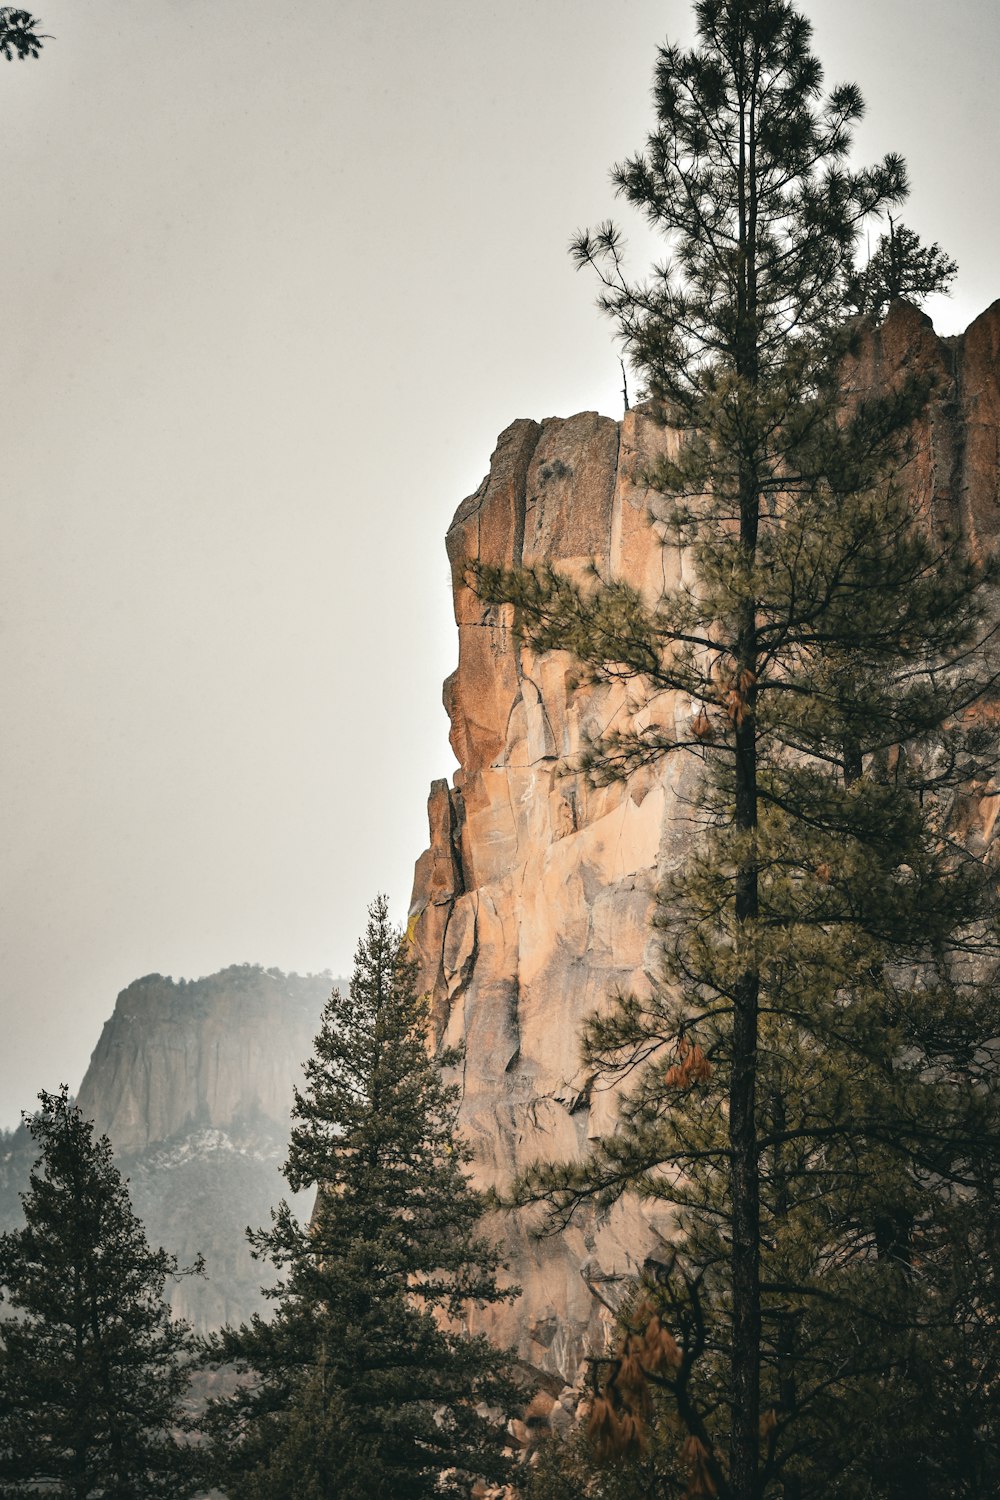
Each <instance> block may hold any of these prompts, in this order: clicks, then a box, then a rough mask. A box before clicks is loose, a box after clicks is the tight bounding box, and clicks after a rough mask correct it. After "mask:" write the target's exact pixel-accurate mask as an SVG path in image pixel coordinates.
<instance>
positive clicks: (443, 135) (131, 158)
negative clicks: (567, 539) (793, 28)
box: [0, 0, 1000, 1124]
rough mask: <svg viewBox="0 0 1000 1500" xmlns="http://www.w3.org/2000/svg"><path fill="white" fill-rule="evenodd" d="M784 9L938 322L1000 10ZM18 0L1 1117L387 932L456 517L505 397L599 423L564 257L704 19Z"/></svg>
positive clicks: (410, 831) (441, 648)
mask: <svg viewBox="0 0 1000 1500" xmlns="http://www.w3.org/2000/svg"><path fill="white" fill-rule="evenodd" d="M804 9H805V10H806V13H807V14H808V15H810V17H811V18H812V19H813V21H814V23H815V28H816V45H817V50H818V51H819V53H820V56H821V57H822V59H823V61H824V63H825V64H826V68H827V78H828V82H830V83H833V82H837V81H841V80H843V79H846V78H851V79H855V80H856V81H857V82H858V83H860V85H861V86H862V88H863V90H864V93H865V96H866V98H867V100H868V103H869V113H868V117H867V119H866V122H865V124H864V127H863V128H862V129H861V130H860V132H859V136H858V139H859V152H858V159H859V160H860V159H871V158H873V157H875V156H877V155H879V154H881V153H882V152H884V151H886V150H889V149H898V150H900V151H902V152H903V153H904V154H905V155H906V157H907V159H908V161H909V164H910V169H911V176H912V181H913V196H912V199H911V206H910V209H909V211H908V213H907V214H906V219H907V222H909V223H911V224H912V225H913V227H914V228H916V229H918V230H919V231H920V232H921V233H922V234H923V235H924V236H925V237H928V238H932V239H940V240H941V241H942V243H943V244H944V245H945V247H946V248H947V249H948V250H949V251H950V252H951V253H952V254H953V255H955V256H956V257H957V258H958V260H959V262H960V264H961V275H960V280H959V283H958V287H957V290H956V294H955V296H954V297H953V298H952V299H951V301H950V302H946V303H944V304H942V305H941V306H939V307H935V308H933V309H932V311H933V313H934V316H935V319H936V322H937V326H938V327H939V329H941V330H942V331H944V332H954V331H958V330H959V329H961V328H962V327H964V326H965V324H966V323H967V322H968V321H970V319H971V318H972V317H973V316H975V315H976V314H977V313H978V312H980V311H981V310H982V309H983V308H984V307H985V306H987V305H988V304H989V302H991V301H992V300H993V299H994V297H996V296H998V295H1000V265H998V264H997V255H996V246H997V243H998V241H1000V205H998V194H997V186H996V163H997V161H998V160H1000V117H998V112H997V109H996V102H995V92H996V85H995V67H996V58H997V56H998V55H1000V7H998V6H997V4H996V0H950V3H949V4H947V5H944V4H941V3H940V0H934V3H924V0H878V3H877V4H876V3H873V0H806V3H805V5H804ZM38 10H39V12H40V15H41V18H42V21H43V22H44V27H45V30H46V31H48V32H50V33H51V34H52V36H53V38H54V39H53V40H52V41H50V42H49V43H47V45H46V49H45V51H44V53H43V55H42V57H41V59H40V60H39V61H38V62H34V63H11V64H4V63H2V62H0V130H2V140H3V146H4V160H5V163H6V166H5V172H4V194H3V210H2V214H0V226H2V227H0V262H2V273H0V285H2V287H3V301H4V307H3V323H2V336H0V423H2V434H3V438H2V440H3V459H4V462H3V467H2V478H0V496H2V567H3V580H2V588H0V674H2V684H3V700H2V701H3V706H4V713H3V733H2V743H0V786H2V826H0V840H2V843H0V847H2V851H3V855H2V859H3V869H2V939H0V983H2V986H3V990H2V1004H3V1017H2V1024H3V1033H2V1035H3V1049H2V1067H0V1124H12V1123H13V1122H14V1121H15V1120H16V1118H17V1113H18V1110H19V1109H20V1108H21V1107H22V1106H25V1105H27V1104H29V1103H30V1102H31V1100H32V1098H33V1096H34V1094H35V1092H36V1091H37V1089H38V1088H40V1087H46V1088H53V1087H55V1086H56V1085H57V1084H58V1083H59V1082H60V1081H61V1080H63V1079H65V1080H66V1081H67V1082H69V1084H70V1085H71V1087H74V1088H75V1087H76V1086H77V1085H78V1084H79V1081H80V1078H81V1076H82V1073H83V1070H84V1068H85V1066H86V1062H87V1058H88V1056H89V1053H90V1051H91V1049H92V1047H93V1046H94V1044H95V1043H96V1041H97V1037H98V1034H99V1031H100V1027H101V1023H102V1022H103V1020H104V1019H105V1018H106V1017H107V1015H109V1014H110V1011H111V1009H112V1006H113V1004H114V999H115V995H116V993H117V992H118V990H119V989H121V988H122V987H123V986H124V985H126V984H127V983H128V982H129V981H130V980H132V979H134V978H136V977H138V976H139V975H142V974H146V973H149V972H152V971H159V972H161V973H164V974H173V975H174V976H175V977H180V976H181V975H186V976H189V977H192V976H197V975H200V974H204V973H208V972H211V971H212V970H214V969H216V968H219V967H221V966H223V965H225V964H228V963H234V962H242V961H244V960H248V961H253V962H260V963H263V964H265V965H272V964H277V965H279V966H281V967H282V968H286V969H298V970H300V971H302V970H319V969H323V968H326V967H331V968H332V969H333V970H334V971H341V970H343V969H345V968H346V967H347V966H348V965H349V961H350V955H351V951H352V949H353V945H354V941H355V938H356V935H357V933H358V931H359V929H360V927H361V925H362V922H363V919H364V911H365V906H366V904H367V902H368V900H369V899H370V898H371V896H372V895H373V894H374V893H375V892H376V891H377V890H379V889H385V890H387V891H388V893H389V895H390V897H391V900H392V902H393V906H394V908H395V911H396V913H397V914H398V915H400V916H402V914H403V912H404V910H405V906H406V902H407V897H408V894H409V885H410V878H411V874H412V867H413V861H414V859H415V857H416V856H417V855H418V854H419V852H420V850H421V849H422V848H423V846H424V843H425V841H426V822H425V800H426V794H427V790H428V784H429V782H430V780H431V778H432V777H434V776H443V775H447V774H450V771H451V769H452V766H453V761H452V758H451V754H450V751H449V749H448V745H447V739H446V733H447V724H446V720H445V716H444V713H443V711H442V710H441V708H440V686H441V681H442V679H443V678H444V677H445V676H446V675H447V673H448V672H449V671H450V670H451V669H452V667H453V665H454V662H455V658H456V640H455V632H454V626H453V623H452V617H451V611H450V590H449V582H448V569H447V565H446V561H445V554H444V545H443V538H444V532H445V529H446V527H447V524H448V521H449V519H450V517H451V515H452V513H453V511H454V509H455V507H456V505H457V504H458V502H459V501H460V500H461V499H462V498H463V496H464V495H466V494H467V493H469V492H470V491H471V490H473V489H474V488H475V487H476V485H477V484H478V483H479V480H480V479H481V477H482V475H483V473H484V472H485V470H486V468H487V465H488V461H489V456H490V453H491V450H492V448H493V444H494V439H495V437H496V435H497V433H498V432H499V431H500V430H501V429H502V428H503V427H505V426H506V425H507V424H508V423H509V422H510V421H512V420H513V419H514V418H515V417H519V416H534V417H545V416H550V415H568V414H570V413H571V412H573V411H577V410H583V409H593V408H597V409H599V410H601V411H605V412H608V413H610V414H611V415H615V416H617V415H619V414H620V410H621V402H620V396H619V394H618V392H619V386H620V384H621V381H620V376H619V372H618V367H617V361H616V357H615V352H614V348H613V345H612V342H611V338H610V332H609V330H608V329H607V328H606V326H604V325H603V324H602V322H601V321H600V319H599V317H598V315H597V314H596V313H595V312H594V311H593V310H592V300H593V290H594V289H593V287H592V286H591V285H590V284H589V283H588V281H587V280H586V279H585V278H584V277H583V276H580V275H578V274H576V273H575V272H574V271H573V269H572V267H571V264H570V262H569V259H568V257H567V255H566V253H565V247H566V243H567V240H568V238H569V236H570V234H571V233H572V231H573V230H574V229H575V228H577V227H578V226H580V225H583V224H587V223H595V222H597V221H598V220H600V219H601V218H604V217H606V216H607V215H608V213H609V212H611V210H612V208H613V199H612V195H611V191H610V188H609V186H608V175H607V174H608V168H609V167H610V165H611V163H612V162H613V161H614V160H615V159H616V158H618V157H620V156H622V155H624V154H625V153H627V152H629V151H631V150H633V149H635V148H637V147H638V146H639V145H640V144H641V141H642V139H643V137H644V134H645V132H646V130H647V128H648V127H649V125H650V123H651V112H650V106H649V102H648V100H649V82H650V77H651V70H652V65H653V60H654V54H655V48H656V45H657V43H658V42H660V41H661V40H662V39H663V38H664V36H665V35H667V34H668V33H669V34H670V35H671V36H674V37H680V38H681V39H685V38H687V37H688V36H689V35H690V17H689V14H688V11H689V7H688V6H687V5H686V4H681V3H679V0H666V3H665V0H655V3H654V0H504V3H492V0H351V3H349V4H347V3H340V0H299V3H297V4H283V5H275V4H274V3H273V0H268V3H266V4H265V3H264V0H87V3H86V4H83V3H80V0H38ZM624 223H625V224H626V226H628V224H629V220H628V219H627V217H626V218H624ZM642 238H643V237H642V235H637V236H636V240H637V242H638V243H640V244H641V241H642ZM642 264H643V260H642V258H641V257H639V258H638V261H637V268H641V266H642Z"/></svg>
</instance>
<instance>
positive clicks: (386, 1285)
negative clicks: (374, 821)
mask: <svg viewBox="0 0 1000 1500" xmlns="http://www.w3.org/2000/svg"><path fill="white" fill-rule="evenodd" d="M426 1040H427V1038H426V1011H425V1006H424V1004H423V1002H422V1001H421V1000H420V999H419V998H418V996H417V995H416V994H415V993H414V966H413V964H412V963H411V962H410V961H409V960H408V959H407V957H406V954H405V952H404V949H403V946H402V944H401V940H400V936H399V934H398V933H397V932H396V931H395V930H394V929H393V928H392V926H391V925H390V923H389V920H388V914H387V907H386V903H385V901H384V899H382V898H379V900H377V901H376V902H375V904H374V905H373V906H372V908H371V911H370V914H369V921H368V929H367V931H366V933H365V936H364V938H363V939H362V940H361V942H360V943H359V945H358V950H357V954H356V957H355V963H354V973H353V977H352V979H351V984H350V989H349V991H348V993H347V994H346V995H344V996H341V995H340V994H339V993H338V992H336V991H335V992H334V994H333V996H332V998H331V1000H330V1002H329V1004H328V1006H327V1008H326V1011H325V1013H324V1016H323V1023H322V1027H321V1030H320V1033H319V1035H318V1036H317V1038H316V1047H315V1053H314V1055H313V1056H312V1057H311V1058H310V1059H309V1061H308V1062H307V1063H306V1079H307V1087H306V1089H305V1091H304V1092H303V1093H296V1096H295V1109H294V1112H293V1118H294V1120H295V1124H294V1128H293V1130H292V1138H291V1145H290V1148H289V1154H288V1162H287V1165H286V1167H285V1176H286V1177H287V1179H288V1182H289V1185H290V1186H291V1187H292V1188H293V1189H294V1190H296V1191H298V1190H299V1189H301V1188H305V1187H308V1186H310V1185H315V1186H316V1188H317V1190H318V1195H317V1200H316V1207H315V1210H314V1212H313V1216H312V1220H311V1222H310V1224H309V1226H308V1227H307V1228H303V1227H302V1226H301V1225H300V1224H299V1223H298V1222H297V1220H296V1219H295V1218H294V1216H293V1215H292V1213H291V1210H290V1209H289V1207H288V1205H287V1204H285V1203H282V1204H281V1205H280V1207H279V1208H278V1209H277V1210H276V1211H275V1213H274V1215H273V1220H274V1222H273V1224H272V1227H271V1228H270V1229H269V1230H261V1231H259V1232H258V1233H257V1234H254V1235H252V1236H251V1239H252V1242H253V1245H254V1248H255V1252H256V1253H257V1254H258V1255H262V1256H266V1257H267V1258H268V1259H269V1260H271V1261H273V1262H274V1264H275V1265H276V1266H277V1268H278V1269H279V1271H281V1272H282V1273H284V1279H283V1280H282V1281H281V1282H280V1283H279V1285H278V1286H277V1287H276V1288H274V1289H273V1290H271V1291H269V1292H268V1293H267V1294H266V1295H268V1296H269V1297H272V1298H274V1300H275V1302H276V1311H275V1316H274V1318H273V1319H272V1320H271V1321H267V1320H265V1319H263V1318H259V1317H258V1318H255V1319H254V1320H253V1322H252V1323H251V1324H249V1325H244V1326H243V1327H241V1328H238V1329H227V1330H225V1331H224V1332H223V1333H222V1334H221V1335H220V1336H219V1338H218V1339H217V1340H216V1341H215V1343H214V1351H213V1352H214V1356H215V1357H217V1358H218V1359H220V1360H224V1361H225V1360H232V1361H235V1362H236V1363H237V1364H238V1365H239V1366H240V1368H242V1369H243V1370H244V1371H249V1372H252V1373H253V1375H254V1376H255V1377H256V1378H255V1381H254V1383H253V1384H251V1385H249V1386H247V1387H245V1388H244V1389H242V1390H241V1391H239V1392H238V1393H237V1395H236V1396H235V1397H234V1398H233V1399H232V1400H231V1401H229V1402H220V1403H217V1404H216V1405H215V1407H214V1408H213V1410H212V1413H211V1417H210V1421H211V1427H212V1430H213V1433H214V1436H215V1444H216V1453H217V1455H218V1478H217V1482H218V1483H219V1484H221V1486H222V1487H223V1488H224V1489H226V1490H227V1492H228V1493H231V1494H233V1495H239V1496H241V1497H243V1496H248V1497H253V1500H285V1497H287V1496H288V1494H289V1493H291V1492H292V1491H291V1490H290V1489H289V1484H290V1482H291V1480H292V1478H294V1493H295V1494H296V1495H301V1496H303V1497H309V1500H335V1497H336V1500H371V1497H372V1496H374V1495H382V1494H384V1495H387V1496H388V1495H392V1496H393V1497H394V1500H420V1497H423V1496H431V1495H438V1494H468V1492H469V1487H470V1482H471V1481H470V1476H475V1475H482V1476H485V1477H488V1478H489V1477H499V1476H500V1475H502V1474H503V1473H504V1471H505V1465H504V1461H503V1458H502V1455H501V1451H500V1450H501V1446H502V1436H503V1429H502V1426H498V1424H497V1422H496V1421H494V1420H491V1419H489V1418H488V1417H486V1416H485V1415H483V1411H484V1410H485V1408H486V1407H494V1408H496V1407H499V1408H500V1409H501V1410H509V1407H510V1401H511V1399H512V1394H511V1391H510V1388H509V1386H508V1384H507V1380H506V1375H505V1372H506V1367H507V1357H506V1356H505V1355H504V1354H502V1353H501V1352H500V1351H498V1350H496V1349H494V1348H493V1347H492V1346H491V1345H490V1344H489V1343H488V1342H487V1340H486V1339H484V1338H482V1337H475V1338H473V1337H469V1336H468V1335H466V1334H465V1333H463V1332H461V1331H460V1330H459V1328H458V1326H457V1323H458V1320H461V1319H462V1318H463V1317H464V1315H465V1314H466V1312H467V1311H468V1310H469V1308H470V1307H471V1306H473V1305H480V1306H481V1305H483V1304H490V1303H496V1302H499V1301H502V1300H504V1299H506V1298H509V1297H510V1296H512V1295H513V1293H512V1292H511V1291H509V1290H508V1291H501V1289H500V1288H499V1287H498V1285H497V1281H496V1273H497V1271H498V1269H499V1268H500V1257H499V1254H498V1252H497V1250H496V1248H495V1247H494V1246H493V1245H491V1244H490V1243H489V1242H488V1241H487V1240H485V1239H484V1238H483V1237H482V1236H481V1235H480V1233H479V1232H478V1228H477V1225H478V1221H479V1219H480V1218H481V1217H482V1214H483V1211H484V1206H485V1205H484V1199H483V1197H482V1195H481V1194H480V1193H478V1192H476V1191H475V1190H474V1189H473V1188H472V1187H471V1186H470V1183H469V1179H468V1176H467V1173H466V1167H467V1164H468V1162H469V1160H470V1152H469V1150H468V1147H467V1146H466V1145H465V1144H464V1142H462V1141H461V1140H460V1138H459V1137H458V1136H457V1134H456V1126H455V1116H456V1111H457V1108H458V1098H459V1091H458V1089H457V1088H456V1087H454V1086H451V1085H447V1084H445V1082H444V1081H443V1078H442V1074H441V1069H442V1067H443V1066H446V1065H449V1064H453V1063H454V1062H455V1061H456V1060H457V1059H456V1056H455V1054H452V1053H446V1054H444V1055H442V1056H440V1057H438V1058H437V1059H432V1058H431V1057H429V1056H428V1053H427V1047H426ZM445 1320H447V1321H445Z"/></svg>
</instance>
